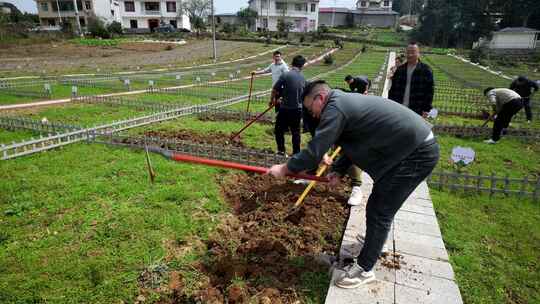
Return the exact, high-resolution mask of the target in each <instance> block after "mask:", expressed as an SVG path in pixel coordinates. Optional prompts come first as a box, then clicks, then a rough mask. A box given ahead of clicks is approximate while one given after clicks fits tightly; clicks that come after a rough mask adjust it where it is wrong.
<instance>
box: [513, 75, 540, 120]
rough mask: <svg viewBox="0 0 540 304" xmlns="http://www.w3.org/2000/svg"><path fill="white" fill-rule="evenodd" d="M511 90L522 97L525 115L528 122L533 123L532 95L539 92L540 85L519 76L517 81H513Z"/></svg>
mask: <svg viewBox="0 0 540 304" xmlns="http://www.w3.org/2000/svg"><path fill="white" fill-rule="evenodd" d="M510 90H513V91H515V92H516V93H518V94H519V96H521V101H522V102H523V107H524V108H525V115H526V116H527V122H528V123H531V120H532V111H531V95H532V94H533V93H534V92H537V91H538V84H537V83H536V82H534V81H532V80H529V79H528V78H527V77H525V76H519V77H518V78H516V80H514V81H512V84H511V85H510Z"/></svg>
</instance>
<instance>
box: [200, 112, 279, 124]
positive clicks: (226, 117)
mask: <svg viewBox="0 0 540 304" xmlns="http://www.w3.org/2000/svg"><path fill="white" fill-rule="evenodd" d="M259 114H260V113H252V114H251V115H250V116H249V117H247V119H245V120H246V121H250V120H252V119H254V118H255V117H257V115H259ZM198 118H199V120H202V121H235V122H236V121H240V120H241V119H239V116H238V114H236V113H233V112H230V113H229V112H223V113H203V114H200V115H199V117H198ZM273 122H274V119H273V118H272V116H270V115H264V116H262V117H260V118H259V119H258V120H257V122H256V123H259V124H272V123H273Z"/></svg>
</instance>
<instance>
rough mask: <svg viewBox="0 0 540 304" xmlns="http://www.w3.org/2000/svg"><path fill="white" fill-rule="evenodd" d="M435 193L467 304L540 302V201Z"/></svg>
mask: <svg viewBox="0 0 540 304" xmlns="http://www.w3.org/2000/svg"><path fill="white" fill-rule="evenodd" d="M431 195H432V198H433V203H434V206H435V210H436V213H437V218H438V220H439V224H440V226H441V230H442V234H443V238H444V242H445V245H446V248H447V250H448V253H449V255H450V263H451V264H452V266H453V268H454V271H455V273H456V280H457V284H458V286H459V288H460V290H461V295H462V297H463V302H464V303H467V304H481V303H486V304H487V303H509V304H510V303H540V292H539V290H540V262H539V261H540V254H539V253H538V244H540V226H539V225H538V223H539V222H540V204H538V203H532V202H531V201H529V200H524V199H519V198H512V197H505V198H503V197H497V198H489V197H488V196H466V195H459V194H452V193H448V192H440V191H437V190H433V189H432V190H431Z"/></svg>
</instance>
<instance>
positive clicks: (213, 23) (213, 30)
mask: <svg viewBox="0 0 540 304" xmlns="http://www.w3.org/2000/svg"><path fill="white" fill-rule="evenodd" d="M211 5H212V45H213V47H214V57H213V58H214V62H216V61H217V49H216V23H215V20H214V0H212V2H211Z"/></svg>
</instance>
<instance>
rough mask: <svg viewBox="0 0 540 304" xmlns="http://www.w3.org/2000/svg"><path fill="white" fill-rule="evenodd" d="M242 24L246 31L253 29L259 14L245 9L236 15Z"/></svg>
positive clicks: (247, 8)
mask: <svg viewBox="0 0 540 304" xmlns="http://www.w3.org/2000/svg"><path fill="white" fill-rule="evenodd" d="M236 16H238V19H239V20H240V23H241V24H242V25H244V26H245V27H246V29H249V28H251V27H252V26H254V25H255V21H256V20H257V18H258V17H259V14H258V13H257V12H256V11H254V10H252V9H250V8H249V7H246V8H243V9H241V10H239V11H238V12H237V13H236Z"/></svg>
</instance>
